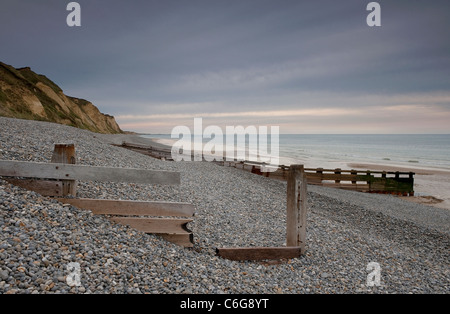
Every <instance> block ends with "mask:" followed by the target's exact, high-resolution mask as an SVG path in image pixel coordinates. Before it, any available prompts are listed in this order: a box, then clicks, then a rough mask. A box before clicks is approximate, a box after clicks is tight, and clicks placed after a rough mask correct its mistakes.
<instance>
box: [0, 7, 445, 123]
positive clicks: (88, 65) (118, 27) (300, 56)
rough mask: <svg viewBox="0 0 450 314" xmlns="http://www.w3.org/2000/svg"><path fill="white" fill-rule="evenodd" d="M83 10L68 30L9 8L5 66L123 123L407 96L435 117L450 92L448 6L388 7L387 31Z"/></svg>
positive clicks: (360, 21) (210, 14)
mask: <svg viewBox="0 0 450 314" xmlns="http://www.w3.org/2000/svg"><path fill="white" fill-rule="evenodd" d="M68 2H69V1H67V3H68ZM78 2H79V3H80V5H81V7H82V26H81V27H80V28H69V27H67V25H65V18H66V16H67V14H68V12H67V11H66V10H65V6H66V4H67V3H65V2H64V1H60V0H53V1H52V0H42V1H39V2H38V1H28V0H3V1H2V4H1V7H2V10H1V11H0V40H1V42H2V43H5V42H6V43H8V44H6V45H3V46H2V48H1V49H0V60H1V61H3V62H6V63H9V64H12V65H14V66H31V67H32V68H33V69H34V70H35V71H37V72H40V73H43V74H46V75H47V76H49V77H50V78H52V79H53V80H54V81H55V82H57V83H58V84H59V85H60V86H61V87H62V88H63V89H64V90H65V92H66V93H68V94H70V95H73V96H77V97H83V98H86V99H89V100H91V101H93V102H94V103H95V104H96V105H97V106H99V107H100V109H101V110H102V111H104V112H108V113H110V114H113V115H116V116H124V115H126V114H130V113H131V114H134V115H139V114H142V115H151V114H170V113H183V114H187V115H189V114H192V115H199V114H202V113H221V112H249V111H255V110H259V111H272V110H274V109H282V110H291V109H292V110H294V109H307V108H316V109H317V108H334V107H338V108H348V107H349V106H350V107H351V108H366V110H370V109H371V108H372V109H373V108H376V107H375V106H377V105H378V106H380V105H381V106H389V105H393V104H394V103H393V99H402V100H405V99H408V95H416V96H418V98H419V99H421V100H422V101H424V102H425V103H424V105H425V106H429V108H435V107H433V106H435V103H434V102H432V101H431V100H430V99H433V97H432V96H430V95H433V93H441V94H442V93H446V92H449V87H450V76H449V73H448V69H449V68H450V55H449V54H448V51H450V41H449V40H448V38H447V37H448V34H447V32H446V30H447V29H450V25H449V24H450V19H449V14H448V12H450V10H449V9H450V4H449V2H448V1H432V2H426V1H406V0H397V1H378V2H379V3H380V4H381V8H382V26H381V27H378V28H370V27H368V26H367V25H366V23H365V19H366V16H367V14H368V12H367V11H366V8H365V7H366V5H367V3H368V2H369V1H360V0H343V1H331V0H326V1H325V0H318V1H295V0H281V1H280V0H277V1H273V0H241V1H237V0H227V1H225V0H215V1H212V0H209V1H200V0H191V1H175V0H164V1H163V0H153V1H148V0H145V1H143V0H142V1H140V0H134V1H118V0H108V1H106V0H90V1H87V0H82V1H78ZM385 95H388V96H389V97H381V96H385ZM396 97H397V98H396ZM368 99H369V100H372V99H378V100H377V101H378V103H377V102H374V101H368ZM395 104H396V105H399V104H397V103H395ZM404 104H405V105H407V103H404ZM439 106H441V107H439V108H447V109H448V107H449V103H448V99H447V98H445V97H444V100H443V101H442V102H441V103H440V104H439ZM373 110H376V109H373ZM224 119H225V118H224ZM241 119H242V120H244V119H243V117H241ZM430 119H431V118H430ZM251 121H252V120H251V117H249V123H251ZM277 121H278V122H279V123H285V119H284V118H283V119H282V118H281V117H277V118H274V119H273V121H272V122H273V123H277ZM342 121H343V120H342ZM124 123H125V122H124ZM447 130H448V129H447ZM299 132H301V130H299Z"/></svg>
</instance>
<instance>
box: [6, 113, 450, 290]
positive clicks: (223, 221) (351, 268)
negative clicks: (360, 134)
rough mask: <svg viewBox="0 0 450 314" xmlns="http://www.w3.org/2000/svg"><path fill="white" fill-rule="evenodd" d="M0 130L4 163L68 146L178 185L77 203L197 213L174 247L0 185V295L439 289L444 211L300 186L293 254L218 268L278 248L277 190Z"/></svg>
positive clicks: (71, 131)
mask: <svg viewBox="0 0 450 314" xmlns="http://www.w3.org/2000/svg"><path fill="white" fill-rule="evenodd" d="M0 129H1V130H2V132H1V134H0V159H3V160H20V161H33V162H50V160H51V155H52V151H53V147H54V144H55V143H74V144H75V146H76V151H77V163H78V164H82V165H92V166H109V167H122V168H123V167H127V168H141V169H149V170H169V171H177V172H180V174H181V185H180V186H153V185H145V184H122V183H111V182H79V183H78V194H77V197H80V198H97V199H116V200H119V199H121V200H146V201H175V202H188V203H191V204H193V205H194V206H195V208H196V215H195V216H194V221H193V222H192V223H190V224H189V226H188V227H189V229H191V230H192V231H193V233H194V248H193V249H185V248H182V247H179V246H177V245H175V244H172V243H169V242H167V241H164V240H163V239H161V238H160V237H158V236H155V235H151V234H145V233H141V232H138V231H136V230H134V229H132V228H129V227H126V226H123V225H120V224H116V223H113V222H111V221H109V220H108V219H106V217H103V216H96V215H93V214H92V213H90V212H89V211H83V210H79V209H77V208H75V207H72V206H67V205H66V204H61V203H59V202H57V201H55V200H53V199H50V198H47V197H42V196H41V195H39V194H37V193H34V192H30V191H27V190H23V189H21V188H17V187H15V186H13V185H10V184H8V183H7V182H6V181H4V180H0V231H1V232H0V293H2V294H3V293H120V294H123V293H152V294H157V293H166V294H170V293H176V294H179V293H195V294H199V293H210V294H222V293H227V294H228V293H233V294H247V293H250V294H253V293H261V294H272V293H286V294H301V293H442V294H447V293H449V292H450V279H449V276H448V267H449V262H448V261H449V257H450V256H449V251H450V250H449V247H450V231H449V229H450V228H448V226H450V212H449V211H448V210H445V209H440V208H436V207H430V206H424V205H422V204H416V203H412V202H406V201H404V200H402V199H399V198H396V197H391V196H386V195H375V194H366V193H360V192H352V191H342V190H337V189H327V188H323V187H318V186H316V187H313V186H311V187H310V188H309V192H308V216H307V243H306V253H305V254H304V255H303V256H302V257H300V258H297V259H292V260H289V261H284V262H281V263H279V264H276V265H270V264H262V263H258V262H249V261H247V262H235V261H229V260H225V259H222V258H220V257H217V256H216V255H215V252H216V248H218V247H249V246H250V247H254V246H264V247H272V246H276V247H277V246H284V245H285V240H286V236H285V232H286V213H285V212H286V183H285V182H282V181H277V180H271V179H270V178H264V177H261V176H256V175H254V174H251V173H248V172H244V171H240V170H238V169H234V168H227V167H222V166H219V165H216V164H213V163H207V162H168V161H161V160H158V159H155V158H150V157H148V156H145V155H142V154H139V153H136V152H133V151H130V150H127V149H124V148H121V147H117V146H113V145H110V143H111V140H112V139H111V138H112V136H111V137H110V136H103V135H99V134H95V133H92V132H88V131H83V130H79V129H75V128H71V127H67V126H62V125H57V124H52V123H46V122H36V121H25V120H16V119H8V118H0ZM107 137H109V140H106V138H107ZM123 138H124V137H123V136H119V137H117V138H116V139H115V140H117V141H120V140H122V139H123ZM145 141H147V140H145ZM147 143H148V141H147ZM70 262H76V263H79V264H80V271H81V285H80V286H77V287H70V286H68V284H67V282H66V278H67V276H68V275H69V273H68V271H67V264H68V263H70ZM372 262H376V263H378V264H379V265H380V267H381V284H380V286H373V287H372V286H369V285H367V276H368V274H369V273H368V271H367V266H368V264H369V263H372Z"/></svg>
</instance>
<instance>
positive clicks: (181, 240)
mask: <svg viewBox="0 0 450 314" xmlns="http://www.w3.org/2000/svg"><path fill="white" fill-rule="evenodd" d="M158 236H160V237H162V238H163V239H164V240H166V241H169V242H172V243H175V244H178V245H180V246H183V247H194V235H193V234H192V233H188V234H186V233H174V234H164V233H163V234H158Z"/></svg>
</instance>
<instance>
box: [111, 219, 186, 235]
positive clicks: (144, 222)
mask: <svg viewBox="0 0 450 314" xmlns="http://www.w3.org/2000/svg"><path fill="white" fill-rule="evenodd" d="M110 219H111V220H112V221H114V222H116V223H120V224H123V225H128V226H130V227H132V228H134V229H136V230H138V231H142V232H145V233H156V234H158V233H164V234H166V233H168V234H172V233H174V234H189V233H191V231H190V230H189V229H188V228H187V227H186V225H187V224H188V223H190V222H192V221H193V220H192V219H174V218H167V219H166V218H141V217H112V218H110Z"/></svg>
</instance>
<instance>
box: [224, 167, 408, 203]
mask: <svg viewBox="0 0 450 314" xmlns="http://www.w3.org/2000/svg"><path fill="white" fill-rule="evenodd" d="M219 163H220V164H222V165H223V166H225V167H233V168H237V169H242V170H245V171H249V172H251V173H254V174H257V175H261V176H264V177H268V178H273V179H277V180H287V177H288V174H289V166H284V165H282V166H279V167H278V168H277V169H276V170H275V171H272V172H266V171H265V170H264V167H265V166H266V165H264V164H260V163H255V162H246V161H239V162H238V161H224V162H219ZM305 173H306V177H307V180H308V184H312V185H321V186H326V187H332V188H339V189H345V190H353V191H361V192H368V193H381V194H394V195H403V196H414V175H415V173H414V172H400V171H372V170H365V171H361V170H354V169H351V170H342V169H339V168H337V169H323V168H305Z"/></svg>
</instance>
